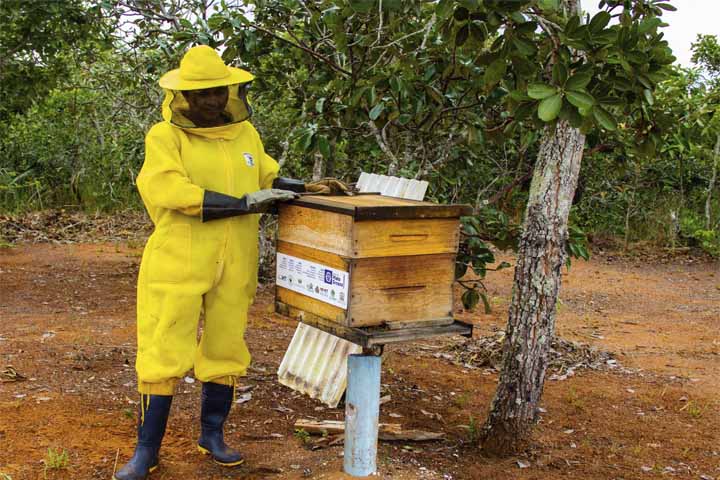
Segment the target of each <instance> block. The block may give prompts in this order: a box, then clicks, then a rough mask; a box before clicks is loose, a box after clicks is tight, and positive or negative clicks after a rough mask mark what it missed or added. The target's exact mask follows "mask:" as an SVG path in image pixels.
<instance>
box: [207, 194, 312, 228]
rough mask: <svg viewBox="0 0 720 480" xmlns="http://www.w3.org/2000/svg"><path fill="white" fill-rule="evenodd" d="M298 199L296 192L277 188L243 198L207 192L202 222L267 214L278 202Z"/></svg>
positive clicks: (246, 195)
mask: <svg viewBox="0 0 720 480" xmlns="http://www.w3.org/2000/svg"><path fill="white" fill-rule="evenodd" d="M298 197H299V195H298V194H297V193H295V192H291V191H289V190H279V189H277V188H269V189H267V190H258V191H257V192H253V193H247V194H245V195H243V196H242V197H241V198H237V197H232V196H230V195H225V194H224V193H218V192H213V191H211V190H205V195H204V197H203V206H202V221H203V222H209V221H210V220H217V219H219V218H227V217H236V216H238V215H247V214H248V213H265V212H267V211H268V209H269V208H270V207H271V206H272V205H273V204H274V203H276V202H287V201H288V200H294V199H296V198H298Z"/></svg>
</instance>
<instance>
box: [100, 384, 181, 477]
mask: <svg viewBox="0 0 720 480" xmlns="http://www.w3.org/2000/svg"><path fill="white" fill-rule="evenodd" d="M172 398H173V397H172V396H170V395H141V396H140V401H141V402H143V403H144V404H142V405H141V406H140V418H139V419H138V429H137V432H138V441H137V445H136V446H135V453H134V454H133V456H132V458H131V459H130V461H129V462H128V463H126V464H125V465H124V466H123V467H122V468H121V469H120V470H118V471H117V472H115V475H114V476H113V479H114V480H144V479H146V478H147V477H148V475H149V474H150V472H152V471H153V470H155V469H156V468H157V466H158V463H159V461H160V459H159V457H158V453H159V452H160V444H161V443H162V439H163V436H164V435H165V426H166V425H167V419H168V414H169V413H170V404H171V403H172Z"/></svg>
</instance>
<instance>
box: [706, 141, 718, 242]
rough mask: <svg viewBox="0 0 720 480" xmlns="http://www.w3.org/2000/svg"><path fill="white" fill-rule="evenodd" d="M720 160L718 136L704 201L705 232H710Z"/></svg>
mask: <svg viewBox="0 0 720 480" xmlns="http://www.w3.org/2000/svg"><path fill="white" fill-rule="evenodd" d="M719 158H720V135H718V136H717V140H716V141H715V151H714V153H713V169H712V176H711V177H710V183H709V184H708V193H707V198H706V199H705V230H710V228H711V227H712V194H713V190H715V182H716V181H717V173H718V159H719Z"/></svg>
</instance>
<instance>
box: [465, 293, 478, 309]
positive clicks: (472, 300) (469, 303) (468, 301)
mask: <svg viewBox="0 0 720 480" xmlns="http://www.w3.org/2000/svg"><path fill="white" fill-rule="evenodd" d="M478 302H480V293H479V292H478V291H477V290H474V289H472V290H465V293H463V294H462V304H463V307H465V310H473V309H474V308H475V307H476V306H477V304H478Z"/></svg>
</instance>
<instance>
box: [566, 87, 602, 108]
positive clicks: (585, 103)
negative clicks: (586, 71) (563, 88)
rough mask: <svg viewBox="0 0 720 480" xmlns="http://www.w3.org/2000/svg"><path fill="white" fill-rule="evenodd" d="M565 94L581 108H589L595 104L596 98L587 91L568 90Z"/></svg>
mask: <svg viewBox="0 0 720 480" xmlns="http://www.w3.org/2000/svg"><path fill="white" fill-rule="evenodd" d="M565 95H566V96H567V99H568V102H570V103H572V104H573V105H575V106H576V107H578V108H579V109H581V110H589V109H591V108H592V106H593V105H594V104H595V99H594V98H593V97H592V96H591V95H589V94H587V93H585V92H577V91H573V90H571V91H569V92H566V93H565Z"/></svg>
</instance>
